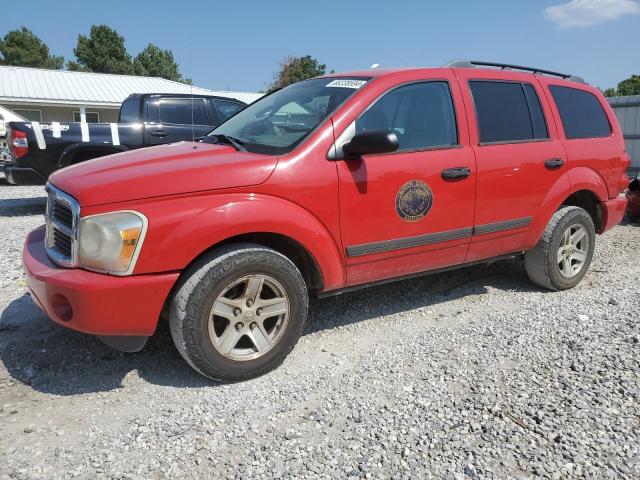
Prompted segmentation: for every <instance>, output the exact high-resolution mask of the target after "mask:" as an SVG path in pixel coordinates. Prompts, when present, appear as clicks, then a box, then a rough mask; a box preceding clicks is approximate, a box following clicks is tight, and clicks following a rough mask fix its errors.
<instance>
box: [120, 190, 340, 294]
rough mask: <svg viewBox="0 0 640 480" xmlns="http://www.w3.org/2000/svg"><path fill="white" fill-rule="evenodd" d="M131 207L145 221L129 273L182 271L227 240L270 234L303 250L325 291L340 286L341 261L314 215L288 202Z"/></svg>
mask: <svg viewBox="0 0 640 480" xmlns="http://www.w3.org/2000/svg"><path fill="white" fill-rule="evenodd" d="M131 208H133V209H135V210H138V211H140V212H141V213H143V214H145V215H146V216H147V218H148V220H149V230H148V232H147V235H146V239H145V243H144V245H143V247H142V250H141V253H140V257H139V258H138V262H137V265H136V268H135V272H134V273H135V274H148V273H157V272H167V271H178V270H183V269H184V268H185V267H186V266H187V265H189V264H190V263H191V262H192V261H193V260H194V259H195V258H197V257H198V256H199V255H201V254H202V253H203V252H205V251H206V250H208V249H210V248H211V247H212V246H214V245H216V244H218V243H220V242H222V241H224V240H227V239H229V238H231V237H235V236H238V235H243V234H249V233H275V234H280V235H284V236H286V237H289V238H291V239H293V240H295V241H296V242H298V243H299V244H300V245H302V246H303V247H304V248H305V249H306V250H307V252H308V253H309V254H310V255H311V257H312V258H313V259H314V261H315V262H316V265H317V266H318V267H319V269H320V272H321V275H322V278H323V281H324V288H325V289H334V288H339V287H341V286H343V283H344V278H345V275H344V267H343V261H342V256H341V255H340V250H339V248H338V246H337V244H336V241H335V239H334V237H333V236H332V234H331V233H330V232H329V231H328V229H327V228H326V227H325V225H324V224H323V223H322V222H320V220H318V219H317V218H316V217H315V216H314V215H312V214H311V213H310V212H308V211H307V210H305V209H303V208H302V207H300V206H298V205H297V204H295V203H292V202H290V201H288V200H284V199H282V198H278V197H273V196H270V195H262V194H250V193H229V194H215V195H207V196H202V195H199V196H192V197H183V198H173V199H169V200H167V199H165V200H163V201H157V202H150V203H140V204H138V205H135V206H133V205H132V206H131Z"/></svg>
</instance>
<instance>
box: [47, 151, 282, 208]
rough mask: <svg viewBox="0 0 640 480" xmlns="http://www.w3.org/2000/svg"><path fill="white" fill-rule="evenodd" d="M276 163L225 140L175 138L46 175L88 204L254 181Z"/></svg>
mask: <svg viewBox="0 0 640 480" xmlns="http://www.w3.org/2000/svg"><path fill="white" fill-rule="evenodd" d="M276 163H277V157H269V156H266V155H256V154H253V153H247V152H236V150H235V149H234V148H233V147H229V146H222V145H212V144H206V143H195V142H180V143H175V144H170V145H159V146H157V147H150V148H143V149H140V150H134V151H131V152H124V153H116V154H115V155H109V156H107V157H100V158H96V159H94V160H89V161H87V162H82V163H78V164H76V165H72V166H70V167H67V168H63V169H62V170H58V171H57V172H55V173H53V174H52V175H51V177H50V181H51V183H53V184H54V185H56V186H57V187H58V188H60V189H61V190H64V191H66V192H73V196H74V197H75V198H76V199H77V200H78V202H80V205H82V206H91V205H102V204H112V203H118V202H123V201H132V200H138V199H143V198H152V197H167V196H171V195H176V194H180V193H184V192H200V191H210V190H217V189H220V188H229V187H240V186H249V185H256V184H259V183H262V182H264V181H265V180H266V179H267V178H268V177H269V175H270V174H271V172H272V171H273V169H274V168H275V166H276Z"/></svg>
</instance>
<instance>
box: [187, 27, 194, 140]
mask: <svg viewBox="0 0 640 480" xmlns="http://www.w3.org/2000/svg"><path fill="white" fill-rule="evenodd" d="M188 39H189V79H190V80H191V83H190V84H189V94H190V95H191V141H192V142H195V140H196V131H195V129H196V127H195V126H194V123H195V120H194V112H193V110H194V108H195V107H194V105H195V104H194V101H193V100H194V99H193V60H192V57H191V30H189V37H188ZM194 148H195V147H194Z"/></svg>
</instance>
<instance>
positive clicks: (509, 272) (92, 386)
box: [0, 260, 539, 395]
mask: <svg viewBox="0 0 640 480" xmlns="http://www.w3.org/2000/svg"><path fill="white" fill-rule="evenodd" d="M487 287H490V288H493V289H498V290H504V291H520V292H525V291H539V290H537V289H536V288H535V287H533V286H532V285H531V283H530V282H529V281H528V279H527V278H526V274H525V272H524V266H523V265H522V262H521V261H519V260H509V261H502V262H496V263H494V264H491V265H480V266H474V267H468V268H465V269H461V270H456V271H452V272H447V273H441V274H435V275H428V276H424V277H420V278H414V279H411V280H404V281H400V282H395V283H390V284H387V285H381V286H377V287H371V288H366V289H362V290H359V291H355V292H350V293H344V294H342V295H339V296H335V297H328V298H324V299H312V301H311V305H310V316H309V322H308V324H307V328H306V330H305V335H307V334H310V333H313V332H317V331H321V330H325V329H332V328H336V327H339V326H345V325H350V324H353V323H357V322H360V321H363V320H368V319H372V318H376V317H380V316H384V315H390V314H394V313H399V312H403V311H409V310H413V309H416V308H420V307H429V306H432V305H436V304H441V303H445V302H448V301H450V300H455V299H458V298H462V297H466V296H470V295H482V294H485V293H487ZM380 321H381V322H382V321H384V319H380ZM0 358H1V359H2V362H3V363H4V366H5V367H6V369H7V371H8V372H9V375H10V377H11V379H12V380H14V381H17V382H21V383H23V384H26V385H29V386H30V387H31V388H33V389H34V390H36V391H39V392H43V393H50V394H55V395H77V394H82V393H90V392H104V391H110V390H114V389H118V388H126V387H127V385H128V384H129V382H130V381H131V380H130V378H131V377H132V376H139V377H141V378H142V379H144V380H145V381H147V382H149V383H152V384H155V385H161V386H171V387H187V388H199V387H204V386H211V385H212V384H213V385H215V383H212V382H211V381H209V380H207V379H205V378H203V377H201V376H200V375H198V374H197V373H195V372H194V371H193V370H192V369H191V368H190V367H189V366H188V365H187V363H186V362H185V361H184V360H183V359H182V357H181V356H180V355H179V354H178V352H177V350H176V349H175V347H174V345H173V341H172V339H171V335H170V333H169V329H168V326H167V324H166V322H160V325H159V326H158V330H157V332H156V334H155V335H154V336H153V337H151V338H150V339H149V342H148V343H147V345H146V347H145V348H144V350H142V351H141V352H138V353H133V354H126V353H121V352H118V351H116V350H113V349H111V348H109V347H107V346H106V345H104V344H102V343H101V342H100V341H99V340H97V339H96V338H94V337H92V336H90V335H84V334H80V333H76V332H73V331H70V330H68V329H65V328H63V327H60V326H58V325H56V324H54V323H53V322H52V321H51V320H49V319H48V318H46V316H45V315H44V314H43V313H42V312H41V311H40V310H39V309H38V308H37V307H36V306H35V305H34V303H33V302H32V300H31V298H30V297H29V295H27V294H25V295H23V296H22V297H20V298H18V299H16V300H14V301H13V302H11V304H10V305H8V307H7V308H6V309H5V310H4V311H3V312H2V315H1V316H0ZM0 380H1V379H0Z"/></svg>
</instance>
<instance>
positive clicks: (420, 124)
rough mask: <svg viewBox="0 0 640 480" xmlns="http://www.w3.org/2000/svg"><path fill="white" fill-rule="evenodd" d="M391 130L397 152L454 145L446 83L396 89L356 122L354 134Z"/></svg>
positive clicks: (450, 104) (454, 128)
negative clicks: (397, 143) (396, 144)
mask: <svg viewBox="0 0 640 480" xmlns="http://www.w3.org/2000/svg"><path fill="white" fill-rule="evenodd" d="M367 130H382V131H392V132H394V133H395V134H396V136H397V137H398V142H399V144H400V146H399V149H398V150H419V149H425V148H435V147H446V146H451V145H456V144H457V143H458V133H457V129H456V117H455V113H454V109H453V101H452V99H451V92H450V90H449V84H448V83H447V82H439V81H437V82H425V83H415V84H411V85H406V86H403V87H399V88H396V89H395V90H392V91H391V92H389V93H387V94H386V95H384V96H383V97H382V98H381V99H379V100H378V101H377V102H376V103H375V104H374V105H373V106H372V107H371V108H369V109H368V110H367V111H366V112H365V113H363V114H362V116H361V117H360V118H358V119H357V120H356V133H361V132H364V131H367Z"/></svg>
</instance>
